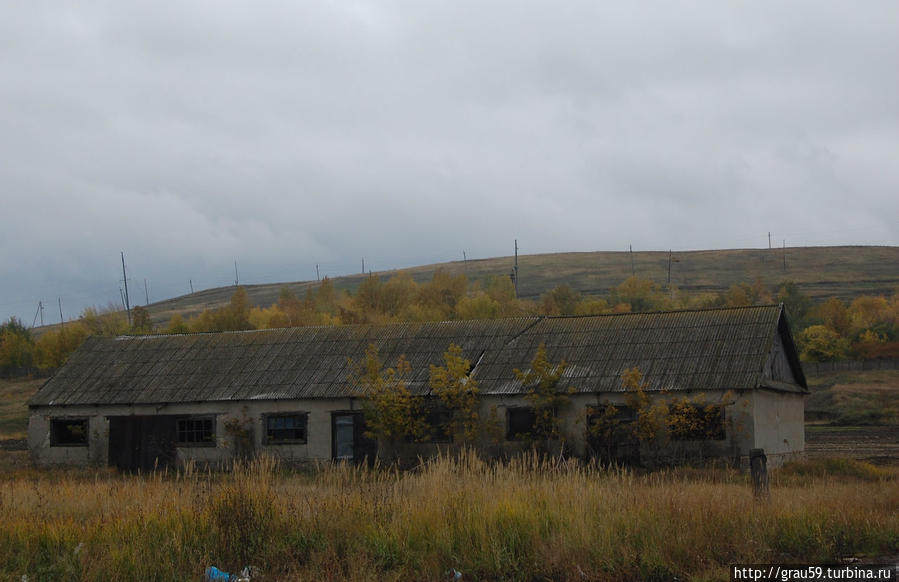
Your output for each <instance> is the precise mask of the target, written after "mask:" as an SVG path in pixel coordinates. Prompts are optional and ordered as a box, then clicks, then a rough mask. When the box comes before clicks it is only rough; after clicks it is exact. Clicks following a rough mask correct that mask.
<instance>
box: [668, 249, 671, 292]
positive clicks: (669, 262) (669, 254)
mask: <svg viewBox="0 0 899 582" xmlns="http://www.w3.org/2000/svg"><path fill="white" fill-rule="evenodd" d="M668 284H669V285H671V249H668Z"/></svg>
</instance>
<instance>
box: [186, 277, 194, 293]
mask: <svg viewBox="0 0 899 582" xmlns="http://www.w3.org/2000/svg"><path fill="white" fill-rule="evenodd" d="M187 282H188V283H190V294H191V295H193V294H194V280H193V279H188V280H187Z"/></svg>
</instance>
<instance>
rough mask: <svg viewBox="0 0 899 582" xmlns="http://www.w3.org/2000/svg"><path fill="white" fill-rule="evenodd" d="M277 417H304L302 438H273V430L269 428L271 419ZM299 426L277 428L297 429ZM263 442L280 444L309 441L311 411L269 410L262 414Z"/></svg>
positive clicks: (305, 442) (297, 443) (285, 429)
mask: <svg viewBox="0 0 899 582" xmlns="http://www.w3.org/2000/svg"><path fill="white" fill-rule="evenodd" d="M275 418H297V419H302V430H303V437H302V438H280V439H276V438H272V437H271V430H270V429H269V425H268V423H269V420H271V419H275ZM297 428H298V427H293V428H292V429H291V428H281V429H275V430H282V431H287V430H297ZM262 431H263V432H262V444H263V445H266V446H278V445H305V444H307V443H308V442H309V413H308V412H306V411H296V412H267V413H265V414H263V415H262Z"/></svg>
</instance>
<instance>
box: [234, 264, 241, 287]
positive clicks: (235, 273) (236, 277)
mask: <svg viewBox="0 0 899 582" xmlns="http://www.w3.org/2000/svg"><path fill="white" fill-rule="evenodd" d="M239 285H240V277H238V276H237V261H234V286H235V287H238V286H239Z"/></svg>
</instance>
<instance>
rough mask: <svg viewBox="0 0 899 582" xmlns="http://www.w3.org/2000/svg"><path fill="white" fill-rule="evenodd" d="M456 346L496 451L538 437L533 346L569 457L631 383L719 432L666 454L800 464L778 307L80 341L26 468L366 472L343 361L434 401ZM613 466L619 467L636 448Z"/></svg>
mask: <svg viewBox="0 0 899 582" xmlns="http://www.w3.org/2000/svg"><path fill="white" fill-rule="evenodd" d="M450 344H455V345H457V346H459V347H461V349H462V354H463V356H464V357H465V358H466V359H468V360H470V362H471V368H470V377H472V378H474V379H476V380H477V383H478V387H479V391H480V392H479V402H480V413H481V417H482V418H487V417H488V415H490V416H492V418H494V419H495V421H496V422H498V423H502V424H503V426H502V427H501V431H497V432H499V433H500V436H499V437H498V440H497V442H496V443H495V445H494V446H495V447H499V450H515V448H516V447H521V446H522V444H521V437H522V435H523V434H525V435H526V434H527V432H528V430H529V428H530V426H531V425H532V424H533V422H534V414H533V409H531V408H529V404H528V400H527V399H526V398H525V397H524V395H525V393H526V392H527V390H528V387H527V386H523V385H522V383H521V381H519V379H518V376H517V375H516V374H515V372H514V371H515V370H516V369H518V370H527V369H528V368H529V366H530V365H531V362H532V360H533V358H534V356H535V354H536V352H537V349H538V347H539V346H540V345H544V346H545V348H546V353H547V356H548V358H549V361H550V362H552V363H559V362H562V361H564V362H565V367H564V373H563V375H562V378H561V381H560V383H559V387H560V388H561V389H565V390H568V389H569V387H570V390H571V394H570V396H569V401H568V403H567V405H566V406H565V407H564V409H562V410H559V411H558V412H557V414H558V415H559V416H560V420H561V423H562V427H563V433H564V435H565V440H566V447H567V449H568V450H569V451H570V452H571V453H572V454H576V455H581V456H589V455H590V454H595V453H596V451H597V450H599V449H601V448H603V443H597V442H596V437H595V436H590V435H591V434H592V433H590V432H589V431H588V426H590V415H591V414H598V412H597V411H602V410H604V407H605V406H607V403H614V404H615V405H616V409H617V418H618V419H619V420H620V421H621V422H623V423H627V422H629V421H633V410H630V409H629V408H628V406H627V405H626V393H625V391H624V387H623V384H622V375H623V373H624V372H625V371H626V370H628V369H632V368H637V369H639V370H640V372H641V373H642V375H643V379H644V381H645V383H646V394H648V395H649V396H650V397H651V398H652V399H656V400H658V399H666V398H672V397H684V396H687V397H689V398H691V399H693V400H695V401H701V402H702V403H703V405H708V406H707V407H706V408H705V410H713V411H717V412H715V413H714V414H712V419H713V420H712V422H711V424H712V425H711V426H704V427H702V429H701V430H699V431H694V432H695V434H690V433H689V432H688V433H687V434H681V435H680V437H679V439H676V440H679V442H676V443H675V442H672V445H676V446H679V447H681V448H682V449H683V450H687V448H689V447H691V446H692V447H693V448H694V449H697V450H700V451H701V452H702V454H705V455H716V456H721V457H725V458H728V459H731V460H734V461H739V460H741V459H742V460H744V461H745V459H746V458H747V457H748V455H749V452H750V449H753V448H761V449H764V450H765V452H766V453H767V455H768V460H769V463H771V464H778V463H780V462H782V461H784V460H786V459H789V458H791V457H794V456H797V455H800V454H801V453H802V451H803V448H804V428H803V419H804V412H803V410H804V407H803V404H804V403H803V398H804V396H805V394H806V393H807V391H808V390H807V387H806V381H805V377H804V375H803V372H802V368H801V366H800V364H799V358H798V355H797V351H796V347H795V345H794V343H793V339H792V337H791V334H790V330H789V326H788V324H787V321H786V317H785V313H784V309H783V306H761V307H741V308H728V309H704V310H691V311H672V312H658V313H626V314H611V315H597V316H578V317H524V318H517V319H505V320H493V321H448V322H439V323H408V324H395V325H353V326H343V327H300V328H289V329H274V330H264V331H246V332H228V333H209V334H185V335H147V336H124V337H117V338H99V337H95V338H89V339H88V340H87V341H86V342H85V343H84V344H83V345H82V346H81V347H80V348H79V349H78V350H77V351H76V352H75V353H74V354H73V355H72V356H71V358H70V359H69V361H68V363H67V364H65V365H64V366H63V367H62V368H61V369H60V370H59V371H58V372H57V373H56V375H55V376H53V377H52V378H51V379H49V380H48V381H47V382H46V383H45V384H44V386H43V387H42V388H41V389H40V390H39V391H38V393H37V394H36V395H35V396H34V397H33V399H32V400H31V401H30V403H29V412H30V421H29V429H28V440H29V446H30V449H31V452H32V458H33V460H34V462H35V463H37V464H39V465H51V464H82V465H83V464H96V465H110V466H116V467H119V468H121V469H123V470H137V469H142V470H147V469H152V468H153V467H161V466H167V465H176V464H180V463H183V462H185V461H187V460H190V459H193V460H195V461H197V462H201V463H207V462H208V463H217V462H223V461H225V462H226V461H227V460H229V459H232V458H234V457H235V455H240V454H245V453H246V452H247V450H249V451H252V452H264V453H267V454H270V455H274V456H277V457H280V458H283V459H285V460H288V461H296V462H299V461H304V460H312V459H353V460H357V461H358V460H360V459H362V458H365V457H366V456H368V457H370V456H371V455H373V454H374V451H375V447H376V445H375V443H373V442H372V441H371V440H370V439H368V438H366V436H365V432H366V431H365V417H364V415H363V413H362V402H361V399H360V398H359V392H358V389H357V387H356V386H354V385H353V381H352V380H351V378H352V377H353V370H352V363H351V360H353V361H355V362H359V361H361V360H363V358H364V355H365V350H366V348H367V347H368V346H369V345H374V346H376V347H377V348H378V352H379V356H380V359H381V361H382V362H384V364H385V366H393V365H394V364H395V362H396V361H397V358H398V357H399V356H400V355H404V356H405V358H406V359H407V360H408V362H409V363H410V365H411V372H410V373H409V374H408V376H407V381H408V386H409V388H410V390H412V391H414V392H416V393H418V394H421V395H427V394H428V392H429V366H430V365H431V364H433V365H442V364H443V356H444V353H445V352H446V351H447V349H448V347H449V346H450ZM706 416H708V415H706ZM434 440H437V441H440V440H446V439H434ZM625 441H626V439H625ZM441 444H444V446H445V445H446V443H440V442H437V443H434V442H431V443H428V444H425V445H422V446H424V447H430V448H431V450H436V448H437V447H439V446H441ZM605 444H606V445H608V443H605ZM637 446H638V448H639V445H637ZM628 447H631V448H630V449H629V448H628ZM606 452H607V453H610V454H611V456H612V457H613V458H618V459H621V458H624V457H627V456H628V455H632V454H634V449H633V443H628V442H616V443H614V447H612V448H610V447H608V446H606Z"/></svg>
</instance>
